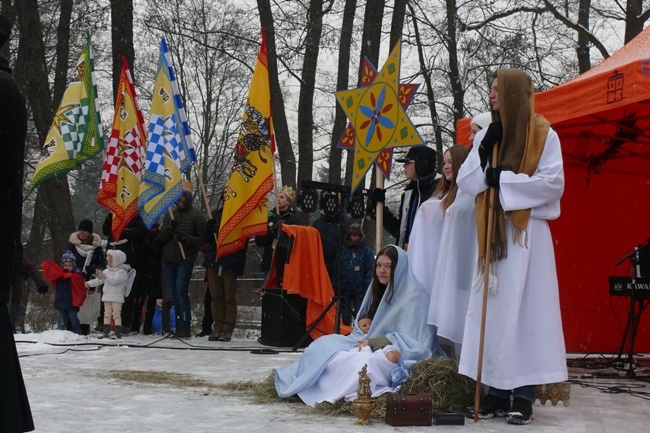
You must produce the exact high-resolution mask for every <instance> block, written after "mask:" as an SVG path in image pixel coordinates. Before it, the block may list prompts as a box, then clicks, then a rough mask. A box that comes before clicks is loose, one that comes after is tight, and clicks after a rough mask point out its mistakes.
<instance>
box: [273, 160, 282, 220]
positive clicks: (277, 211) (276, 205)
mask: <svg viewBox="0 0 650 433" xmlns="http://www.w3.org/2000/svg"><path fill="white" fill-rule="evenodd" d="M272 167H273V193H274V194H275V213H276V214H277V215H278V217H279V216H280V206H278V181H277V179H276V178H275V177H276V172H275V153H274V154H273V164H272Z"/></svg>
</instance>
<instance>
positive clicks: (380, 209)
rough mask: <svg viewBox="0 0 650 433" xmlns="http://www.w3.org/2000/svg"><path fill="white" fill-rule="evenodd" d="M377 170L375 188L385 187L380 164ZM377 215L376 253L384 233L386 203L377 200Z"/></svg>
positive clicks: (376, 167)
mask: <svg viewBox="0 0 650 433" xmlns="http://www.w3.org/2000/svg"><path fill="white" fill-rule="evenodd" d="M375 170H376V171H375V175H376V179H375V188H381V189H384V174H383V173H382V172H381V170H380V169H379V166H375ZM375 216H376V217H375V221H376V222H377V227H376V231H375V253H378V252H379V250H380V249H381V244H382V237H383V233H384V203H382V202H380V201H377V208H376V209H375Z"/></svg>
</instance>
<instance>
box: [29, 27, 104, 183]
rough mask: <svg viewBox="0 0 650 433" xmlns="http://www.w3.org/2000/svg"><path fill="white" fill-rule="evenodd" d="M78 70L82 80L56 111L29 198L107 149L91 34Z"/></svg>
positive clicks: (74, 86)
mask: <svg viewBox="0 0 650 433" xmlns="http://www.w3.org/2000/svg"><path fill="white" fill-rule="evenodd" d="M75 69H76V72H77V75H78V80H77V81H73V82H72V83H70V85H69V86H68V88H67V89H66V91H65V93H64V94H63V98H62V99H61V103H60V104H59V108H58V109H57V110H56V114H55V115H54V119H53V120H52V126H51V127H50V130H49V132H48V134H47V137H46V139H45V144H43V147H42V149H41V157H40V159H39V161H38V164H37V165H36V170H35V171H34V177H33V178H32V183H31V185H30V186H29V191H28V193H27V194H28V195H29V194H31V192H32V191H33V190H34V189H35V188H37V187H38V186H39V185H40V184H42V183H44V182H47V181H48V180H50V179H52V178H54V177H56V176H59V175H61V174H64V173H67V172H68V171H70V170H76V169H78V168H79V167H81V164H83V163H84V162H85V161H87V160H88V159H90V158H92V157H93V156H95V155H97V154H98V153H99V152H101V151H102V150H103V149H104V132H103V129H102V121H101V118H100V114H99V105H98V102H97V86H96V85H95V73H94V59H93V53H92V45H91V40H90V34H88V38H87V43H86V45H85V46H84V49H83V51H82V52H81V55H80V56H79V60H77V64H76V65H75Z"/></svg>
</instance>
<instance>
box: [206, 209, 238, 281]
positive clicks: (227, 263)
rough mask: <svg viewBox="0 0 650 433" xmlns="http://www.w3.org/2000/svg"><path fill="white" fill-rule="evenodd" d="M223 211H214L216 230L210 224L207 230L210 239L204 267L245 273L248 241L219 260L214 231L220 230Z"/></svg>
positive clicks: (232, 272) (231, 272) (236, 273)
mask: <svg viewBox="0 0 650 433" xmlns="http://www.w3.org/2000/svg"><path fill="white" fill-rule="evenodd" d="M221 213H222V211H213V212H212V215H213V217H214V219H215V221H217V224H216V225H215V228H214V230H215V231H214V232H212V231H210V226H209V225H208V230H207V237H208V238H207V240H208V248H207V249H206V250H205V252H204V254H205V257H204V259H203V267H204V268H210V269H214V270H216V271H219V269H221V271H222V272H228V273H230V274H235V275H238V276H240V275H244V267H245V266H246V251H247V250H248V242H246V244H245V245H244V248H243V249H241V250H239V251H235V252H234V253H232V254H228V255H225V256H222V257H219V259H218V260H217V244H216V243H215V241H214V238H215V237H214V233H218V232H219V223H218V222H220V221H221Z"/></svg>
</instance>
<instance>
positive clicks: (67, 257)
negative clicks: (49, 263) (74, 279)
mask: <svg viewBox="0 0 650 433" xmlns="http://www.w3.org/2000/svg"><path fill="white" fill-rule="evenodd" d="M67 262H70V263H72V266H74V267H75V268H76V267H77V258H76V257H75V255H74V254H72V251H70V250H66V251H65V253H63V255H62V256H61V264H62V265H63V264H64V263H67Z"/></svg>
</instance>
